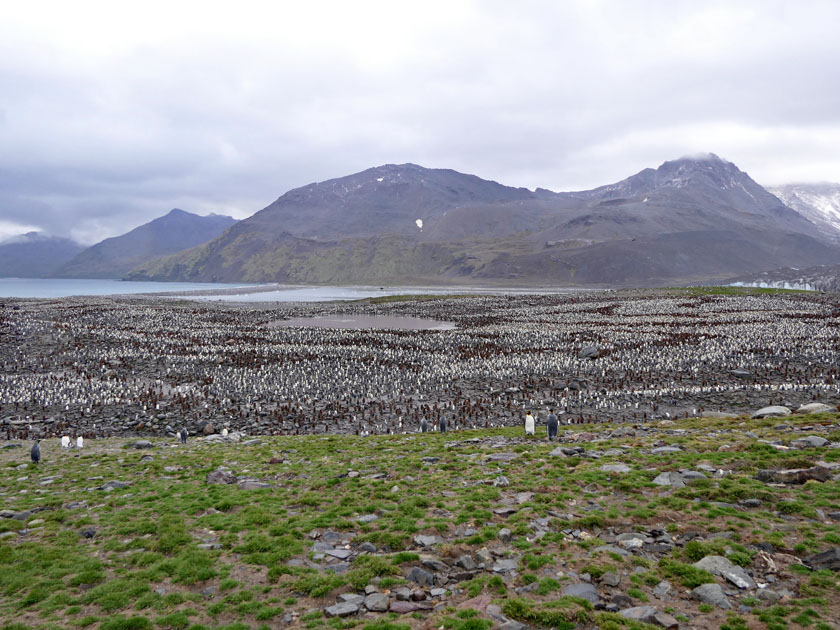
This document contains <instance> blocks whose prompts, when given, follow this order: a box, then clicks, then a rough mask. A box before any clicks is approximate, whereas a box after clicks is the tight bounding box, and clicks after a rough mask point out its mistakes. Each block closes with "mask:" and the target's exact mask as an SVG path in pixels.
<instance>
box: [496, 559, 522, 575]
mask: <svg viewBox="0 0 840 630" xmlns="http://www.w3.org/2000/svg"><path fill="white" fill-rule="evenodd" d="M518 566H519V558H503V559H501V560H499V561H498V562H496V564H494V565H493V571H495V572H496V573H507V572H509V571H515V570H516V567H518Z"/></svg>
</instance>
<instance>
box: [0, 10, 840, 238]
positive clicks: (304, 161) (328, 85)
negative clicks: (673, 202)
mask: <svg viewBox="0 0 840 630" xmlns="http://www.w3.org/2000/svg"><path fill="white" fill-rule="evenodd" d="M82 5H84V3H82ZM149 10H150V11H153V12H154V11H159V12H160V18H161V19H162V20H163V19H164V17H165V15H166V16H167V19H171V20H175V22H174V23H170V22H169V21H167V23H166V24H163V23H162V26H161V28H164V27H165V29H164V31H163V33H164V34H160V33H156V32H154V33H149V34H148V39H146V36H145V35H142V34H140V35H138V34H137V33H136V32H130V30H127V31H125V32H124V33H123V32H120V31H119V30H118V32H117V33H107V32H105V31H102V32H101V33H99V34H97V33H95V32H91V33H90V34H89V35H90V36H91V37H93V38H94V39H95V38H97V37H102V38H103V42H102V46H101V48H103V49H104V50H106V51H107V52H106V53H103V52H101V51H99V50H98V48H97V46H95V45H93V44H97V43H99V42H97V41H94V42H92V43H90V45H88V44H86V43H85V42H81V43H80V42H75V41H70V42H69V43H68V41H65V40H64V39H61V38H59V37H55V36H54V35H55V32H56V31H55V29H48V28H46V27H44V28H43V32H41V30H39V29H41V27H38V26H32V24H37V20H30V21H26V20H23V19H22V18H21V23H19V24H16V23H15V21H14V20H11V21H10V22H8V23H7V24H6V25H5V26H3V25H0V42H5V43H0V53H3V54H0V94H2V95H3V96H2V100H0V190H2V192H0V219H4V220H15V221H19V222H21V223H25V224H26V225H30V224H33V223H35V224H37V225H39V226H42V227H43V228H44V229H45V230H48V231H52V232H62V231H65V232H66V231H69V230H76V232H77V233H79V234H84V235H86V236H85V237H86V238H88V239H96V238H102V237H105V236H110V235H113V234H116V233H120V232H124V231H126V230H128V229H131V228H132V227H135V226H136V225H138V224H140V223H143V222H145V221H148V220H150V219H152V218H154V217H156V216H160V215H161V214H163V213H165V212H166V211H168V210H169V209H170V208H172V207H176V206H177V207H182V208H184V209H185V210H191V211H198V212H209V211H217V212H224V213H227V214H233V215H234V216H237V217H239V218H242V217H244V216H248V215H249V214H251V213H253V212H255V211H256V210H258V209H260V208H261V207H263V206H265V205H267V204H268V203H270V202H271V201H273V200H274V199H275V198H276V197H278V196H279V195H281V194H283V193H284V192H285V191H286V190H288V189H290V188H292V187H296V186H300V185H304V184H307V183H309V182H312V181H319V180H323V179H326V178H329V177H337V176H341V175H344V174H348V173H351V172H355V171H358V170H362V169H364V168H368V167H370V166H374V165H377V164H381V163H386V162H407V161H411V162H417V163H421V164H424V165H426V166H430V167H447V168H455V169H458V170H462V171H465V172H471V173H475V174H477V175H479V176H482V177H487V178H490V179H496V180H498V181H500V182H502V183H505V184H509V185H514V186H527V187H530V188H534V187H536V186H544V187H550V188H554V189H560V190H568V189H574V188H584V187H590V186H596V185H600V184H604V183H608V182H610V181H614V180H616V179H619V178H622V177H625V176H627V175H630V174H631V173H633V172H635V171H637V170H639V169H641V168H644V167H645V166H656V165H658V164H659V163H661V162H662V161H664V160H666V159H672V158H675V157H678V156H679V155H680V154H682V153H688V152H696V151H714V152H716V153H719V154H721V155H722V156H723V157H726V158H728V159H731V160H733V161H735V162H736V163H737V164H738V165H739V166H741V167H742V168H744V169H745V170H748V171H749V172H750V173H751V174H752V175H753V176H754V177H756V179H759V181H761V177H762V176H765V177H766V178H768V179H769V178H773V179H776V180H778V178H780V177H784V174H785V173H789V174H790V175H791V178H793V177H794V176H795V177H796V178H797V179H801V178H802V176H803V173H805V174H806V175H807V172H809V171H807V169H806V168H805V166H804V165H808V167H807V168H810V169H812V170H814V169H816V168H817V167H818V170H819V173H820V174H819V176H818V178H820V179H825V178H826V173H829V174H830V173H832V172H836V175H834V176H831V177H830V178H833V179H840V158H837V157H833V156H832V155H831V153H830V152H827V149H826V147H829V146H831V147H834V146H836V145H835V144H831V143H830V142H829V141H828V140H821V139H820V138H821V137H822V138H827V139H830V138H834V137H835V134H836V133H837V132H838V130H840V88H838V87H837V86H838V85H840V81H838V79H840V76H838V73H840V70H838V66H837V64H836V63H835V60H836V59H837V58H838V57H840V43H838V41H837V39H836V37H834V34H833V33H832V32H831V31H832V30H833V28H834V25H835V24H837V23H838V22H840V19H838V18H840V7H837V6H835V4H833V3H828V2H826V3H817V2H815V3H793V2H758V1H755V2H743V3H728V2H711V3H691V2H664V1H662V2H660V1H650V2H633V3H626V2H619V1H615V2H579V3H578V2H569V3H554V2H531V3H525V4H523V5H519V4H517V5H515V6H514V5H513V4H510V3H479V4H476V5H469V4H457V3H456V5H451V6H447V5H446V4H444V3H440V4H435V3H423V4H422V5H420V4H417V5H405V4H401V5H400V6H399V7H395V6H393V5H358V6H354V8H353V11H352V12H351V11H349V9H347V8H346V7H345V8H342V7H341V5H340V4H336V5H333V4H329V3H327V4H324V5H318V6H317V7H316V9H314V12H313V13H311V14H309V13H305V12H304V13H302V14H295V15H290V16H288V17H289V20H290V21H289V23H286V22H284V21H283V20H281V19H280V18H282V17H285V16H283V15H279V14H278V15H276V16H273V17H274V18H275V20H276V21H275V22H271V21H270V20H271V17H266V18H265V21H266V24H262V23H261V22H260V18H249V17H248V16H247V15H245V17H242V15H239V16H237V17H234V18H232V19H231V20H230V25H229V27H228V25H227V24H226V22H225V20H224V19H221V18H220V16H216V18H217V22H218V23H217V24H215V25H214V24H212V23H211V24H210V26H208V27H206V29H205V28H204V27H203V26H202V24H201V23H196V24H193V23H187V22H183V23H181V22H178V20H179V19H184V18H183V17H181V18H178V16H177V15H176V16H174V17H172V18H169V17H168V14H165V12H164V11H163V9H162V8H161V6H157V5H154V6H152V7H151V8H150V9H149ZM247 11H248V7H247V6H246V7H243V8H242V9H241V12H242V13H243V14H245V13H247ZM400 11H404V14H403V15H400V14H399V12H400ZM435 12H437V13H435ZM333 13H337V14H338V15H339V17H337V18H335V19H337V20H339V19H346V20H347V21H348V23H347V24H346V29H342V28H341V26H342V25H341V24H333V23H331V22H330V20H329V17H330V16H331V14H333ZM355 13H358V14H359V15H355ZM383 13H384V14H385V15H387V16H388V17H387V19H385V21H383V22H382V23H381V24H380V23H378V22H377V23H376V24H377V26H375V27H373V26H369V25H367V24H368V22H375V21H376V20H378V19H380V15H381V14H383ZM210 17H213V16H212V15H211V16H210ZM222 17H223V16H222ZM316 17H317V18H324V19H318V20H316V19H314V18H316ZM153 18H154V16H151V17H147V18H146V19H149V20H152V19H153ZM46 19H49V18H46ZM274 24H276V27H277V33H276V34H275V33H272V26H273V25H274ZM47 26H50V25H49V24H48V25H47ZM180 27H183V29H182V30H183V33H181V32H179V28H180ZM27 28H29V29H30V31H27V30H26V29H27ZM120 28H123V29H127V28H129V27H127V26H126V25H122V26H121V27H120ZM214 29H215V30H214ZM322 31H324V32H322ZM20 33H23V34H22V35H21V34H20ZM175 34H177V37H176V36H175ZM119 35H125V38H126V40H127V42H128V43H126V44H125V45H122V46H120V45H118V44H119V43H120V37H119ZM80 37H81V36H80ZM53 39H55V41H53ZM310 40H311V41H310ZM115 42H116V43H115ZM89 49H90V50H89ZM704 141H708V142H710V143H711V142H713V141H714V142H715V143H717V144H720V145H721V146H714V145H712V144H710V145H707V146H698V145H701V144H703V143H704ZM794 161H795V163H792V162H794ZM832 169H835V170H832ZM815 172H816V171H815ZM768 183H778V181H773V182H768ZM24 219H25V221H24Z"/></svg>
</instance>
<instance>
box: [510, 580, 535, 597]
mask: <svg viewBox="0 0 840 630" xmlns="http://www.w3.org/2000/svg"><path fill="white" fill-rule="evenodd" d="M539 588H540V583H539V582H531V583H530V584H526V585H525V586H520V587H518V588H515V589H514V590H515V591H516V594H517V595H527V594H528V593H536V592H537V591H538V590H539Z"/></svg>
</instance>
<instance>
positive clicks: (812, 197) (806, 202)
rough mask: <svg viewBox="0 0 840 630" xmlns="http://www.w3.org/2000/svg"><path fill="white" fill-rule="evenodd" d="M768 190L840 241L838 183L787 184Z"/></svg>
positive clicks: (839, 192)
mask: <svg viewBox="0 0 840 630" xmlns="http://www.w3.org/2000/svg"><path fill="white" fill-rule="evenodd" d="M768 190H769V191H770V192H771V193H773V194H774V195H776V196H777V197H778V198H779V199H781V200H782V201H783V202H784V203H785V205H787V206H789V207H790V208H793V209H794V210H796V211H797V212H798V213H799V214H801V215H802V216H804V217H805V218H806V219H808V220H809V221H811V222H813V223H814V224H815V225H816V226H817V227H818V228H819V229H820V230H822V232H823V233H824V234H826V235H827V236H828V237H830V238H832V239H834V240H838V241H840V184H788V185H787V186H777V187H774V188H768Z"/></svg>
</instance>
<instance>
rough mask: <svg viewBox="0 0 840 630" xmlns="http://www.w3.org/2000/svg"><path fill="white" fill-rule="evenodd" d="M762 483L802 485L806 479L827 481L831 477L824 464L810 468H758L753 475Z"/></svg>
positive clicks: (828, 469) (829, 470)
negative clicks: (756, 472)
mask: <svg viewBox="0 0 840 630" xmlns="http://www.w3.org/2000/svg"><path fill="white" fill-rule="evenodd" d="M755 478H756V479H758V480H759V481H763V482H764V483H785V484H791V485H802V484H803V483H805V482H806V481H822V482H825V481H828V480H829V479H831V469H830V468H827V467H826V466H814V467H812V468H792V469H790V470H769V469H764V470H759V471H758V474H757V475H756V476H755Z"/></svg>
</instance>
